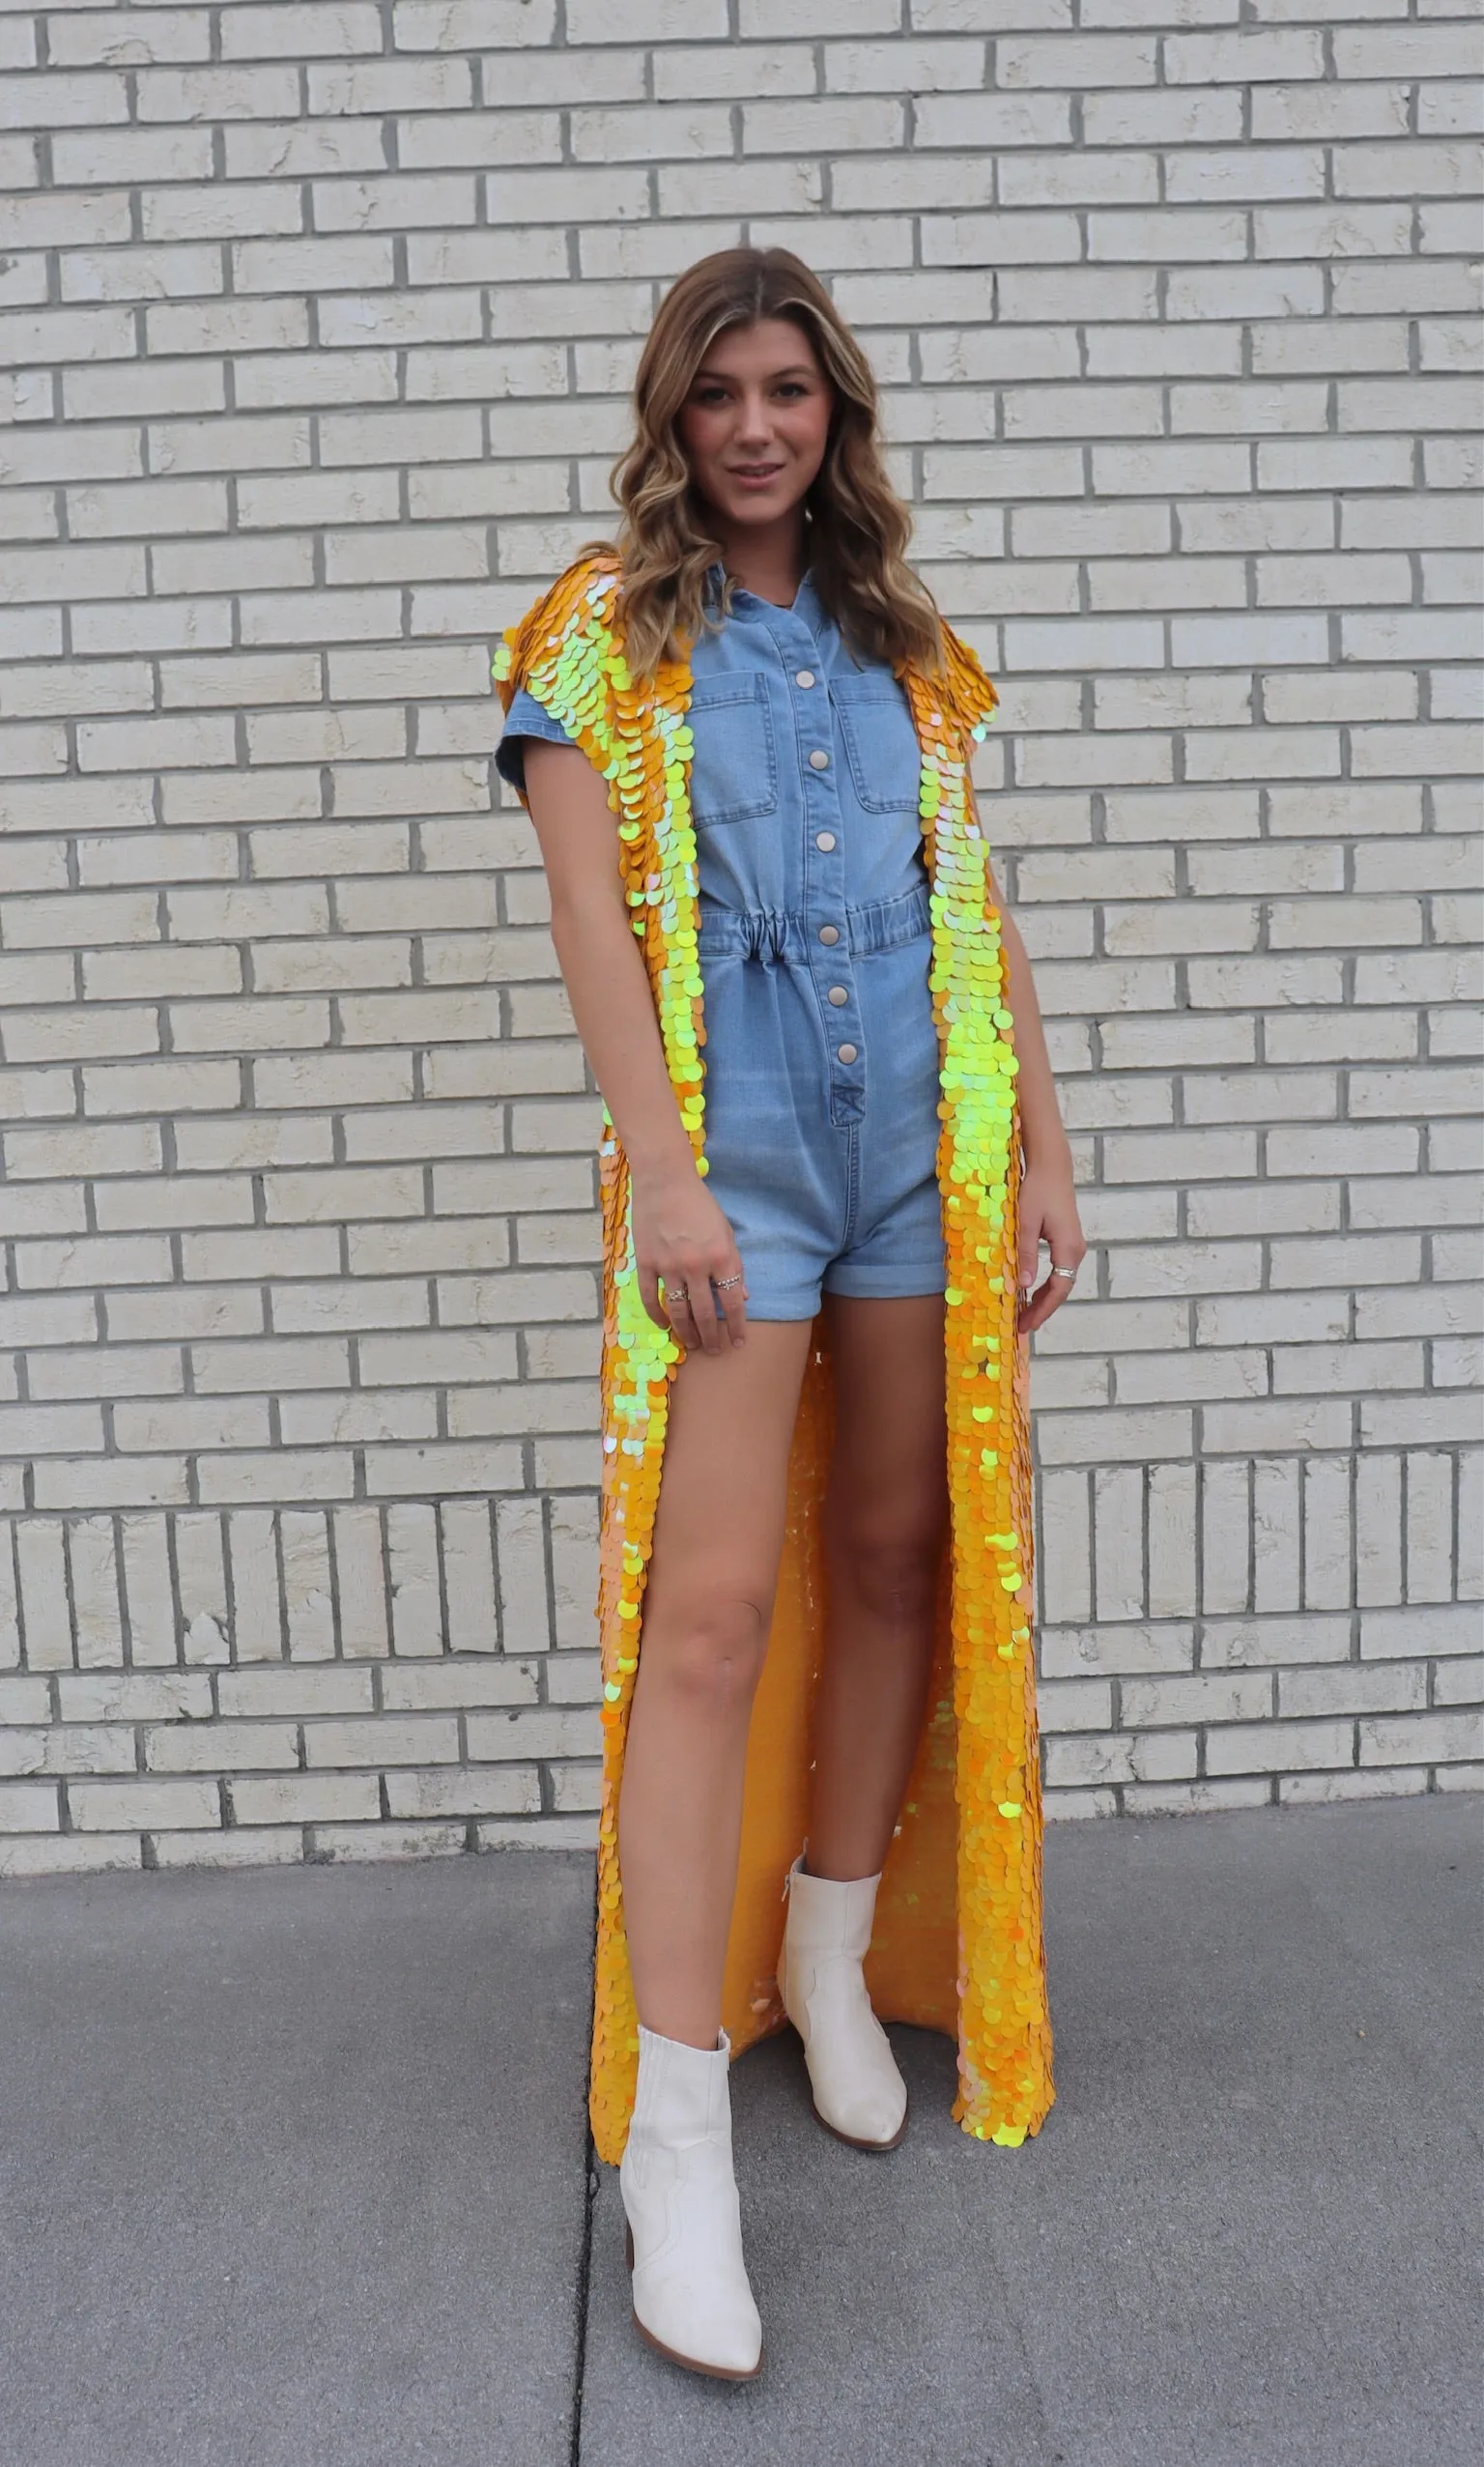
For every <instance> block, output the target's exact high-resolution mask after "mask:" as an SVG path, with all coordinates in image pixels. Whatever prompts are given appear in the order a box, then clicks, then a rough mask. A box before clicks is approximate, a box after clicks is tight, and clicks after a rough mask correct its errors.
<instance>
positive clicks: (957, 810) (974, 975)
mask: <svg viewBox="0 0 1484 2467" xmlns="http://www.w3.org/2000/svg"><path fill="white" fill-rule="evenodd" d="M617 588H618V572H617V568H616V566H615V564H614V563H613V562H612V560H610V559H604V558H601V557H599V558H589V559H585V560H581V561H580V562H579V563H578V564H576V565H574V566H572V567H571V568H570V569H569V570H568V572H567V573H565V574H563V575H562V576H561V577H560V578H559V580H558V581H557V583H556V584H555V585H554V587H553V588H552V589H551V590H550V591H549V592H548V593H547V594H546V595H545V596H544V597H543V598H542V599H541V600H539V601H538V602H537V603H536V605H535V607H534V608H532V609H531V611H530V612H529V614H528V616H527V617H526V618H525V619H524V620H523V621H522V623H521V624H519V625H516V626H512V627H511V628H510V629H509V631H508V633H507V634H506V635H505V637H504V640H503V642H502V643H501V645H500V646H499V650H498V651H497V654H496V657H495V661H494V674H495V677H496V680H497V682H498V683H499V688H500V692H501V699H502V701H503V703H504V705H505V707H506V708H507V709H508V707H509V704H510V703H511V701H512V700H513V698H514V695H515V692H516V689H517V688H518V687H519V686H523V685H524V686H525V687H526V688H527V689H528V692H529V693H531V694H533V695H534V696H535V698H536V700H537V701H538V702H539V703H541V704H542V705H543V707H544V708H545V709H546V710H548V711H550V712H551V713H552V715H553V717H554V718H556V719H557V720H558V721H559V722H560V723H561V725H562V727H563V728H564V729H565V730H566V731H568V733H569V734H570V735H571V736H573V737H574V738H575V739H576V740H577V742H578V743H579V744H580V745H581V746H582V748H583V750H584V752H585V754H586V755H587V757H588V760H590V761H591V762H592V763H593V764H594V766H595V767H596V768H597V770H598V771H599V772H600V773H601V774H602V775H603V776H604V777H605V778H606V779H607V780H608V782H609V800H610V803H611V804H612V805H613V807H614V813H615V814H616V816H617V817H618V827H617V839H618V862H619V868H620V873H621V876H622V880H623V885H624V893H625V898H626V901H627V904H628V905H629V907H630V908H631V909H632V910H633V927H634V932H635V933H636V935H637V936H638V937H639V938H640V940H641V942H642V947H643V953H644V960H645V964H646V967H647V969H648V973H649V979H650V984H651V986H652V988H653V990H654V997H655V1007H656V1010H657V1013H658V1016H659V1022H660V1030H661V1035H662V1039H663V1042H664V1047H665V1058H666V1063H667V1066H668V1069H669V1072H670V1077H671V1085H672V1086H673V1088H674V1091H675V1095H676V1099H677V1101H678V1103H679V1106H680V1111H681V1116H682V1119H683V1121H684V1123H685V1126H686V1130H687V1132H688V1133H689V1135H690V1139H691V1144H692V1147H693V1148H694V1150H695V1153H696V1159H697V1164H698V1168H699V1171H700V1172H702V1173H704V1171H705V1169H706V1160H705V1147H704V1120H705V1105H704V1064H703V1062H702V1059H701V1047H702V1046H703V1044H704V1042H705V1030H704V1022H703V1012H702V991H703V989H702V984H701V976H700V968H699V960H698V956H697V923H698V880H697V867H696V840H695V833H694V831H693V828H692V823H691V814H690V802H689V772H690V759H691V755H692V751H693V746H692V739H691V732H690V729H689V727H688V726H687V722H686V713H687V710H688V707H689V702H690V682H691V681H690V672H689V668H688V666H687V665H686V664H685V663H684V662H682V661H671V662H669V663H667V664H665V665H664V666H662V667H661V669H660V670H659V671H658V673H657V674H655V676H654V677H653V678H652V679H648V680H646V681H644V682H643V683H642V685H639V686H636V685H635V683H634V681H633V679H632V677H631V676H630V674H629V671H628V669H627V667H626V665H625V662H624V658H623V647H622V638H621V630H620V626H619V622H618V617H617V609H616V600H617ZM945 633H946V637H947V647H948V665H947V670H946V673H945V674H943V675H941V676H937V677H933V676H928V675H927V674H920V673H918V672H917V671H916V670H914V669H912V668H911V667H908V668H907V669H906V671H905V672H904V674H903V682H904V684H905V687H906V691H907V696H908V701H909V703H910V706H911V711H912V718H913V723H914V726H915V728H916V730H917V734H918V740H919V744H920V746H921V749H922V786H921V795H920V798H919V811H920V814H921V817H922V823H923V841H924V849H925V854H926V857H927V861H928V872H929V875H930V879H931V901H932V967H931V974H930V978H929V984H930V989H931V996H932V1002H933V1008H934V1015H935V1018H936V1020H937V1025H938V1037H939V1050H940V1056H941V1068H940V1081H941V1089H942V1096H941V1102H940V1104H939V1107H938V1111H939V1117H940V1121H941V1124H942V1129H941V1133H940V1135H939V1145H938V1181H939V1186H940V1190H941V1191H942V1197H943V1220H944V1230H945V1236H946V1242H947V1251H948V1284H947V1336H946V1345H945V1372H946V1377H947V1386H948V1402H949V1439H948V1474H949V1486H950V1492H951V1497H952V1543H951V1550H952V1584H951V1587H950V1588H948V1589H945V1603H946V1605H947V1612H946V1615H947V1620H948V1624H949V1635H948V1637H947V1639H946V1640H945V1642H946V1645H947V1652H946V1654H943V1653H940V1662H942V1663H943V1664H944V1665H945V1666H946V1668H947V1670H948V1671H949V1672H950V1673H951V1687H950V1688H948V1689H946V1690H945V1693H944V1695H943V1698H942V1701H941V1702H940V1703H939V1704H938V1706H937V1707H935V1709H934V1711H933V1713H932V1714H931V1715H930V1717H929V1722H928V1731H927V1733H926V1734H925V1739H924V1745H923V1751H922V1755H921V1757H920V1769H921V1772H922V1774H923V1777H924V1782H925V1787H926V1786H928V1784H930V1781H931V1775H932V1770H933V1767H934V1766H935V1765H937V1766H941V1765H942V1764H944V1763H945V1761H947V1760H950V1759H951V1764H952V1776H951V1779H952V1789H953V1796H954V1800H955V1802H956V1821H955V1827H954V1829H955V1831H956V1880H955V1882H954V1884H953V1886H952V1889H951V1893H950V1895H949V1896H948V1897H946V1898H948V1899H949V1900H950V1902H951V1907H952V1909H953V1912H954V1916H955V1920H956V1938H957V1962H956V1972H957V1975H956V2020H957V2042H958V2096H957V2099H956V2103H955V2108H954V2113H955V2115H956V2117H957V2118H958V2120H959V2122H960V2123H961V2124H962V2125H963V2127H964V2130H965V2131H966V2132H968V2133H971V2134H974V2135H976V2136H977V2137H980V2138H981V2139H984V2140H992V2141H996V2142H1000V2143H1003V2144H1010V2145H1014V2144H1018V2143H1020V2142H1022V2141H1023V2140H1024V2139H1025V2138H1026V2137H1027V2135H1029V2134H1034V2133H1035V2132H1036V2131H1037V2130H1038V2128H1039V2127H1040V2125H1041V2124H1042V2120H1043V2118H1044V2117H1045V2115H1046V2113H1047V2110H1048V2109H1049V2108H1050V2105H1051V2101H1052V2097H1053V2088H1052V2080H1051V2034H1050V2024H1049V2019H1048V2015H1047V2010H1046V1994H1045V1968H1044V1959H1043V1953H1042V1920H1041V1843H1042V1807H1041V1785H1040V1773H1039V1761H1038V1754H1037V1725H1036V1704H1035V1677H1034V1657H1033V1653H1032V1640H1031V1627H1030V1618H1031V1610H1030V1605H1031V1597H1032V1579H1033V1575H1034V1555H1033V1552H1034V1544H1033V1535H1032V1501H1031V1460H1030V1430H1029V1415H1028V1402H1027V1383H1028V1369H1029V1364H1028V1359H1027V1356H1028V1348H1027V1346H1026V1344H1025V1342H1024V1340H1023V1339H1021V1338H1020V1337H1019V1336H1018V1335H1017V1334H1016V1330H1015V1319H1016V1279H1015V1207H1016V1199H1017V1194H1018V1186H1019V1143H1018V1138H1017V1135H1016V1113H1015V1073H1016V1070H1017V1067H1018V1066H1017V1062H1016V1057H1015V1051H1014V1045H1013V1019H1012V1017H1011V1013H1010V1010H1009V1006H1008V1001H1007V982H1006V969H1005V962H1004V955H1003V945H1002V939H1001V932H1000V917H999V912H998V910H997V908H996V906H995V904H994V899H993V892H992V884H991V880H990V874H989V857H988V849H987V847H986V845H985V840H984V838H983V835H982V832H981V829H980V824H979V821H978V818H977V814H976V810H975V805H974V798H973V790H972V788H971V786H970V781H969V758H970V754H971V750H972V744H973V741H974V740H976V739H981V738H983V736H984V735H985V729H986V726H987V724H988V722H989V721H990V720H991V718H992V717H993V714H994V710H995V707H996V704H997V702H998V697H997V695H996V693H995V689H994V687H993V685H992V684H991V682H990V680H989V678H988V677H987V676H986V675H985V672H984V670H983V668H982V667H981V666H980V664H979V661H978V660H977V659H976V658H975V656H974V654H973V652H972V651H970V650H969V648H968V647H967V645H964V644H962V643H960V642H959V641H958V640H957V638H956V636H955V635H954V634H953V633H952V632H951V631H950V630H949V629H945ZM599 1158H600V1180H601V1188H602V1197H603V1260H604V1277H603V1286H604V1331H603V1366H602V1432H603V1481H602V1509H601V1544H600V1556H599V1579H598V1625H599V1635H600V1642H601V1646H602V1659H603V1710H602V1718H603V1724H604V1759H603V1791H602V1805H601V1813H600V1817H599V1846H598V1934H597V1952H596V1975H595V1994H594V2015H593V2038H592V2067H591V2089H590V2110H591V2117H592V2127H593V2135H594V2140H595V2143H596V2147H597V2150H598V2153H599V2156H600V2157H601V2158H603V2159H605V2160H608V2161H612V2162H616V2161H617V2159H619V2158H620V2157H621V2155H622V2152H623V2146H624V2142H625V2139H626V2137H627V2133H628V2120H629V2115H630V2112H631V2109H632V2106H633V2096H634V2080H635V2074H636V2070H637V2061H638V2046H639V2041H638V2023H637V2018H636V2015H635V2011H634V1999H633V1988H632V1983H631V1980H630V1975H629V1962H628V1948H627V1942H626V1938H625V1936H624V1929H623V1899H622V1887H621V1883H620V1879H619V1873H618V1843H617V1825H618V1792H619V1785H620V1780H621V1776H622V1769H623V1748H624V1739H625V1736H626V1731H627V1724H628V1711H629V1704H630V1700H631V1697H632V1694H633V1686H634V1678H635V1674H636V1672H637V1670H638V1668H639V1655H640V1648H641V1637H642V1624H643V1597H644V1586H645V1579H646V1574H647V1567H648V1561H649V1556H650V1550H651V1545H652V1537H653V1532H654V1520H655V1509H656V1506H657V1503H658V1498H659V1486H660V1476H661V1470H662V1466H663V1461H664V1452H665V1431H666V1420H667V1408H668V1400H669V1388H670V1381H671V1378H672V1377H673V1374H674V1370H675V1367H676V1364H677V1363H678V1362H679V1360H680V1359H681V1357H680V1351H679V1348H678V1347H677V1346H676V1344H675V1343H674V1341H673V1339H672V1338H671V1337H670V1336H669V1335H667V1334H665V1333H664V1332H663V1331H662V1330H661V1329H659V1328H657V1327H656V1326H655V1324H654V1322H653V1321H652V1320H651V1319H650V1318H649V1316H648V1313H647V1312H646V1311H645V1309H644V1307H643V1305H642V1301H641V1299H640V1294H639V1285H638V1279H637V1277H636V1274H635V1265H634V1243H633V1226H632V1219H631V1212H630V1205H629V1185H628V1170H627V1165H626V1162H625V1160H624V1157H623V1154H622V1150H621V1147H620V1145H619V1142H618V1140H617V1137H616V1135H615V1133H614V1126H613V1122H612V1119H611V1118H610V1116H609V1115H608V1113H607V1110H606V1108H605V1111H604V1117H603V1136H602V1142H601V1147H600V1151H599ZM816 1367H817V1368H818V1369H819V1370H820V1373H821V1376H822V1378H823V1379H824V1381H825V1382H826V1383H827V1380H828V1367H827V1362H824V1363H820V1364H818V1365H816ZM806 1402H807V1410H805V1409H801V1421H800V1434H801V1438H802V1439H804V1440H805V1441H807V1442H808V1444H803V1445H801V1444H796V1446H795V1449H794V1453H793V1459H792V1464H791V1470H790V1484H791V1486H793V1487H794V1488H795V1489H796V1490H797V1489H798V1488H799V1486H803V1489H804V1490H805V1491H807V1493H808V1496H807V1497H806V1496H795V1497H791V1498H790V1503H789V1511H790V1527H791V1529H795V1530H797V1529H801V1528H802V1527H803V1525H804V1524H805V1523H807V1521H808V1518H809V1515H810V1513H811V1511H812V1510H813V1508H814V1507H815V1506H816V1505H817V1498H818V1494H819V1492H820V1490H821V1489H822V1484H823V1479H824V1475H825V1471H826V1467H827V1455H828V1450H827V1448H826V1447H823V1446H821V1445H820V1444H818V1442H817V1440H816V1439H815V1438H814V1437H813V1434H814V1433H815V1432H816V1431H817V1430H818V1429H820V1428H823V1427H826V1426H827V1420H828V1417H827V1414H826V1415H824V1416H823V1417H822V1418H821V1415H820V1413H819V1412H818V1410H817V1405H816V1401H815V1400H814V1399H813V1395H812V1396H811V1398H810V1399H807V1400H806ZM947 1778H948V1777H947V1776H946V1775H942V1774H940V1776H939V1779H940V1781H946V1780H947ZM794 1779H795V1781H796V1779H797V1777H796V1776H795V1777H794ZM905 1815H906V1817H907V1818H908V1819H909V1820H910V1819H911V1818H912V1817H913V1816H914V1815H915V1807H912V1806H909V1808H908V1810H907V1811H905ZM795 1847H797V1846H796V1845H795ZM789 1855H790V1856H791V1852H790V1853H789ZM786 1865H787V1858H785V1859H784V1861H783V1865H782V1866H781V1867H780V1870H779V1882H780V1887H781V1885H782V1876H783V1870H784V1868H785V1867H786ZM888 1874H889V1879H890V1867H889V1872H888ZM883 1891H885V1887H884V1888H883ZM906 1899H907V1901H908V1902H909V1903H910V1902H912V1901H913V1900H914V1899H915V1896H914V1895H912V1894H910V1893H909V1894H908V1895H907V1897H906ZM908 1915H909V1918H910V1912H909V1913H908ZM778 1925H779V1929H780V1931H781V1928H782V1916H781V1911H780V1917H779V1921H778ZM908 1964H909V1965H910V1952H909V1956H908ZM755 1986H756V1993H750V1994H748V1995H747V1997H746V1999H745V2003H744V2005H743V2007H742V2009H741V2010H740V2011H739V2012H738V2013H736V2014H731V2013H728V2029H729V2030H730V2032H731V2036H732V2042H733V2047H734V2050H735V2051H736V2052H738V2053H740V2052H741V2051H742V2049H743V2048H744V2047H746V2046H747V2045H748V2044H749V2043H750V2041H751V2040H753V2039H756V2038H757V2037H759V2036H761V2035H763V2033H764V2032H766V2031H768V2030H771V2029H774V2028H777V2027H779V2026H780V2024H781V2022H782V2013H781V2008H780V2006H779V2003H778V1999H777V1995H776V1993H775V1992H774V1988H773V1982H772V1981H771V1980H768V1979H766V1978H763V1979H760V1980H758V1981H756V1982H755ZM941 2008H942V1998H941V1995H940V1994H937V1993H936V1992H935V1990H934V1988H933V1987H932V1986H931V1985H930V1984H928V1982H927V1981H926V1980H925V1983H924V1985H923V1988H922V1991H921V1994H920V1996H918V1995H917V1994H915V1993H914V1991H913V1990H912V1989H911V1988H910V1987H909V1988H908V1990H906V1991H905V1992H903V1991H901V1990H900V1989H899V1991H898V1993H897V1994H896V1998H895V2002H894V2004H893V2007H892V2010H893V2012H894V2013H895V2015H896V2018H899V2019H901V2020H908V2021H912V2020H920V2021H922V2022H928V2023H929V2024H932V2025H934V2026H942V2025H943V2020H944V2016H943V2012H942V2009H941Z"/></svg>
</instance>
